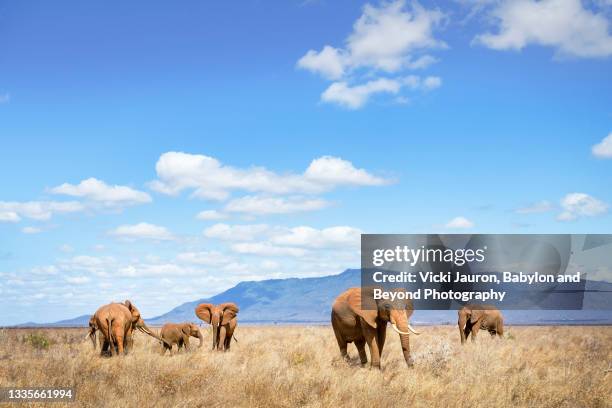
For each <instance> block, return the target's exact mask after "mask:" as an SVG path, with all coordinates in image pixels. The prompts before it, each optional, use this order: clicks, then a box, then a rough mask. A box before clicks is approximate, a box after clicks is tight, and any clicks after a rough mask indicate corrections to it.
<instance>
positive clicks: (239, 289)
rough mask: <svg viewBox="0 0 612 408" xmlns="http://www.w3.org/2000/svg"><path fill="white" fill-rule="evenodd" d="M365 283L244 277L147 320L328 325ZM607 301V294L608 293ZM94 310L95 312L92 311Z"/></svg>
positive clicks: (532, 318) (511, 313) (447, 313)
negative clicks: (220, 307) (209, 315)
mask: <svg viewBox="0 0 612 408" xmlns="http://www.w3.org/2000/svg"><path fill="white" fill-rule="evenodd" d="M360 284H361V276H360V269H347V270H346V271H344V272H342V273H340V274H337V275H329V276H323V277H316V278H288V279H268V280H263V281H245V282H241V283H239V284H237V285H236V286H234V287H232V288H230V289H228V290H226V291H224V292H221V293H219V294H217V295H215V296H212V297H210V298H202V299H197V300H194V301H190V302H186V303H183V304H182V305H179V306H177V307H175V308H174V309H172V310H170V311H169V312H167V313H164V314H162V315H160V316H156V317H153V318H150V319H146V322H147V324H150V325H162V324H164V323H167V322H183V321H195V322H198V321H199V320H198V319H197V317H196V316H195V313H194V309H195V307H196V306H197V305H198V304H200V303H214V304H218V303H223V302H235V303H236V304H238V306H239V307H240V313H239V315H238V319H239V321H240V323H249V324H327V323H329V315H330V310H331V305H332V303H333V301H334V299H335V298H336V296H338V294H340V293H342V292H343V291H344V290H346V289H347V288H350V287H357V286H359V285H360ZM587 289H590V290H596V291H601V292H607V293H612V283H607V282H596V281H587ZM606 298H608V299H609V296H606ZM92 312H93V311H92ZM504 315H505V317H506V319H505V320H506V322H507V323H508V324H525V325H528V324H536V325H546V324H551V325H552V324H612V313H610V310H560V311H557V310H507V311H504ZM89 317H90V315H83V316H78V317H75V318H73V319H68V320H61V321H58V322H53V323H32V322H29V323H24V324H21V325H19V326H20V327H80V326H87V324H88V321H89ZM412 321H413V322H414V323H415V324H456V321H457V312H456V311H455V310H417V311H415V313H414V315H413V317H412Z"/></svg>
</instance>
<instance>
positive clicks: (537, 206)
mask: <svg viewBox="0 0 612 408" xmlns="http://www.w3.org/2000/svg"><path fill="white" fill-rule="evenodd" d="M553 209H554V206H553V205H552V203H551V202H550V201H546V200H543V201H538V202H537V203H533V204H531V205H529V206H527V207H522V208H517V209H516V210H515V211H514V212H516V213H517V214H537V213H544V212H548V211H551V210H553Z"/></svg>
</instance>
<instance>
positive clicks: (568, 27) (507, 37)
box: [475, 0, 612, 58]
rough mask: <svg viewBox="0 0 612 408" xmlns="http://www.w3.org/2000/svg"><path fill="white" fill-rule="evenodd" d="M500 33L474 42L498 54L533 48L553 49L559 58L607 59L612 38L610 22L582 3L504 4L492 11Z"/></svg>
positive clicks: (517, 0) (526, 0) (512, 0)
mask: <svg viewBox="0 0 612 408" xmlns="http://www.w3.org/2000/svg"><path fill="white" fill-rule="evenodd" d="M492 17H493V18H495V19H496V20H497V21H498V24H499V25H498V31H497V33H486V34H481V35H478V36H477V37H476V38H475V42H477V43H480V44H483V45H485V46H486V47H489V48H492V49H496V50H508V49H511V50H521V49H523V48H524V47H526V46H528V45H530V44H536V45H542V46H548V47H553V48H554V49H555V50H556V53H557V55H559V56H573V57H584V58H592V57H608V56H610V55H612V36H610V34H609V26H608V19H607V17H606V15H605V14H603V13H595V12H593V11H591V10H588V9H586V8H584V7H583V4H582V2H581V0H540V1H534V0H504V1H502V2H500V3H499V5H498V6H496V7H495V8H494V9H493V11H492Z"/></svg>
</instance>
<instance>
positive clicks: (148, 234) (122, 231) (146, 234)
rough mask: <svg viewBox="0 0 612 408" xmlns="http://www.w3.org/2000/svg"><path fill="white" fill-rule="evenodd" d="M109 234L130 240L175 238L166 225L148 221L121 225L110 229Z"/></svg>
mask: <svg viewBox="0 0 612 408" xmlns="http://www.w3.org/2000/svg"><path fill="white" fill-rule="evenodd" d="M109 234H110V235H113V236H115V237H117V238H122V239H128V240H134V239H152V240H156V241H168V240H173V239H175V237H174V235H172V233H171V232H170V231H168V229H166V228H165V227H161V226H159V225H154V224H149V223H146V222H141V223H139V224H134V225H121V226H119V227H117V228H116V229H114V230H112V231H110V232H109Z"/></svg>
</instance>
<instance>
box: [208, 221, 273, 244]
mask: <svg viewBox="0 0 612 408" xmlns="http://www.w3.org/2000/svg"><path fill="white" fill-rule="evenodd" d="M272 229H273V228H272V227H270V226H269V225H266V224H247V225H228V224H223V223H220V224H215V225H213V226H210V227H208V228H206V229H205V230H204V236H206V237H208V238H216V239H220V240H223V241H253V240H255V239H260V238H261V237H263V236H265V235H268V234H269V233H270V231H271V230H272Z"/></svg>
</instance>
